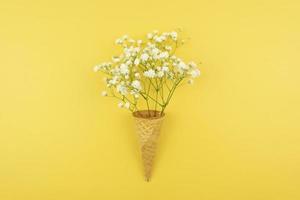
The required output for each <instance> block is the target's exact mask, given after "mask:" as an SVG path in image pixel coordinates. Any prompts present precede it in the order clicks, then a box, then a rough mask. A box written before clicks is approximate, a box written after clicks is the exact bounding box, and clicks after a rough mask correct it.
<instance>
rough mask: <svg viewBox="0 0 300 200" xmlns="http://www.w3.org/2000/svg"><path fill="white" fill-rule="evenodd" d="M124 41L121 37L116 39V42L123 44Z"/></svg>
mask: <svg viewBox="0 0 300 200" xmlns="http://www.w3.org/2000/svg"><path fill="white" fill-rule="evenodd" d="M123 42H124V41H123V40H122V39H121V38H118V39H116V41H115V43H116V44H118V45H121V44H123Z"/></svg>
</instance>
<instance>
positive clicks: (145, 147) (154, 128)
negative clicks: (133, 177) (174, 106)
mask: <svg viewBox="0 0 300 200" xmlns="http://www.w3.org/2000/svg"><path fill="white" fill-rule="evenodd" d="M133 116H134V119H135V124H136V131H137V134H138V139H139V143H140V148H141V154H142V160H143V165H144V174H145V179H146V181H150V178H151V173H152V167H153V161H154V156H155V151H156V144H157V141H158V137H159V134H160V127H161V124H162V121H163V116H164V115H161V114H160V112H158V111H153V110H150V111H148V110H145V111H137V112H134V113H133Z"/></svg>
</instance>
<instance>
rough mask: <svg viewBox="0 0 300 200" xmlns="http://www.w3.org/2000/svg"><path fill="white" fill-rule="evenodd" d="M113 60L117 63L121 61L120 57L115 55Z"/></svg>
mask: <svg viewBox="0 0 300 200" xmlns="http://www.w3.org/2000/svg"><path fill="white" fill-rule="evenodd" d="M112 61H113V62H115V63H117V62H120V58H119V57H117V56H113V57H112Z"/></svg>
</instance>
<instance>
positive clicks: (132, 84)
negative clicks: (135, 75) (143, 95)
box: [131, 80, 142, 90]
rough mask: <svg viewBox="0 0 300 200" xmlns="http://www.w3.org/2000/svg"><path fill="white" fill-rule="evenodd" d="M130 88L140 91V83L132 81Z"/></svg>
mask: <svg viewBox="0 0 300 200" xmlns="http://www.w3.org/2000/svg"><path fill="white" fill-rule="evenodd" d="M131 86H132V87H133V88H135V89H137V90H141V89H142V87H141V82H140V81H138V80H134V81H132V83H131Z"/></svg>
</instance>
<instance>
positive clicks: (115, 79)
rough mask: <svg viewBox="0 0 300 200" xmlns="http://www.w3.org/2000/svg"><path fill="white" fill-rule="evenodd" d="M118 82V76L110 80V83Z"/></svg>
mask: <svg viewBox="0 0 300 200" xmlns="http://www.w3.org/2000/svg"><path fill="white" fill-rule="evenodd" d="M117 82H118V76H114V77H113V78H112V79H110V80H109V81H108V84H110V85H115V84H117Z"/></svg>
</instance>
